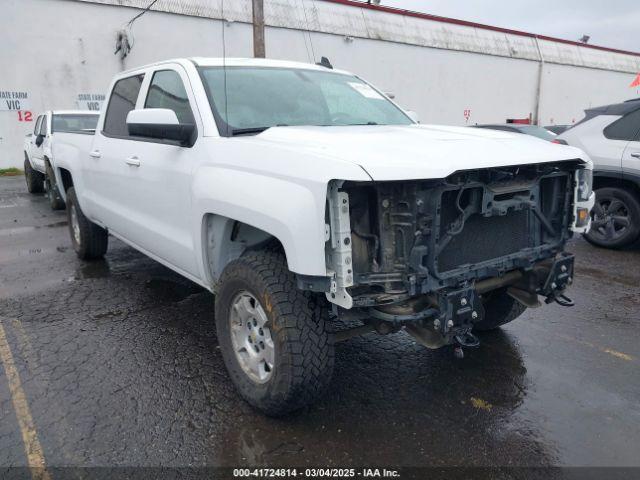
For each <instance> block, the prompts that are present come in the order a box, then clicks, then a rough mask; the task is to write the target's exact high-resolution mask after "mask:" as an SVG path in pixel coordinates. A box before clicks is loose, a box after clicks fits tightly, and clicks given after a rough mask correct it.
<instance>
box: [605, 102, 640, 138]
mask: <svg viewBox="0 0 640 480" xmlns="http://www.w3.org/2000/svg"><path fill="white" fill-rule="evenodd" d="M634 114H640V108H639V109H637V110H632V111H631V112H627V113H625V114H624V115H623V116H622V117H620V118H619V119H617V120H616V121H614V122H613V123H610V124H609V125H607V126H606V127H605V128H604V129H603V130H602V135H604V137H605V138H606V139H607V140H617V141H620V142H634V141H637V140H640V126H638V129H637V130H636V132H635V133H634V134H632V135H631V138H615V137H610V136H609V134H608V132H607V131H608V130H610V129H611V128H613V127H614V126H616V125H617V124H618V123H620V122H622V121H624V120H626V119H627V117H629V116H630V115H634Z"/></svg>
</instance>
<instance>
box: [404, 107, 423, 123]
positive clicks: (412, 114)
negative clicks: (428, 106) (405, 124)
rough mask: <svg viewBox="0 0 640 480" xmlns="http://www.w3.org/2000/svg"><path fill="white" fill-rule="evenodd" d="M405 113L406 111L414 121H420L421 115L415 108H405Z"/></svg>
mask: <svg viewBox="0 0 640 480" xmlns="http://www.w3.org/2000/svg"><path fill="white" fill-rule="evenodd" d="M404 113H406V114H407V116H408V117H409V118H410V119H411V120H413V121H414V122H416V123H420V116H419V115H418V114H417V113H416V112H414V111H413V110H405V111H404Z"/></svg>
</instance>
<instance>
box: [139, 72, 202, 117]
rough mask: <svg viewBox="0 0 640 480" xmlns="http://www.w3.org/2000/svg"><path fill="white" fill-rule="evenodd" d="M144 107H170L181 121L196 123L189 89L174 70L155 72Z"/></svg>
mask: <svg viewBox="0 0 640 480" xmlns="http://www.w3.org/2000/svg"><path fill="white" fill-rule="evenodd" d="M144 108H168V109H169V110H173V111H174V112H175V114H176V116H177V117H178V121H179V122H180V123H191V124H193V123H195V122H194V120H193V113H192V112H191V107H190V106H189V98H188V97H187V91H186V90H185V88H184V84H183V83H182V79H181V78H180V75H179V74H178V72H176V71H174V70H159V71H157V72H155V73H154V74H153V78H152V79H151V84H150V85H149V93H148V94H147V100H146V101H145V104H144Z"/></svg>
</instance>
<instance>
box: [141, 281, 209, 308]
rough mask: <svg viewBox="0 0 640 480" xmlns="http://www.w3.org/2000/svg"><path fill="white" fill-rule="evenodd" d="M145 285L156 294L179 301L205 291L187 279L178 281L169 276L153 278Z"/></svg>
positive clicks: (165, 298) (163, 298) (164, 298)
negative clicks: (168, 277) (170, 278)
mask: <svg viewBox="0 0 640 480" xmlns="http://www.w3.org/2000/svg"><path fill="white" fill-rule="evenodd" d="M145 286H146V287H147V289H148V290H149V291H151V292H152V294H153V295H154V296H157V297H158V298H161V299H162V300H165V301H169V302H179V301H180V300H184V299H185V298H187V297H189V296H190V295H194V294H197V293H201V292H203V291H204V289H203V288H202V287H200V286H198V285H196V284H195V283H191V282H188V281H187V280H185V281H184V282H182V281H179V282H178V281H174V280H169V279H167V278H152V279H151V280H148V281H147V283H146V285H145Z"/></svg>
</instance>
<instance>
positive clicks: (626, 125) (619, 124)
mask: <svg viewBox="0 0 640 480" xmlns="http://www.w3.org/2000/svg"><path fill="white" fill-rule="evenodd" d="M639 132H640V109H639V110H636V111H635V112H631V113H627V114H626V115H625V116H624V117H622V118H621V119H619V120H616V121H615V122H613V123H612V124H611V125H609V126H608V127H607V128H605V129H604V136H605V137H607V138H608V139H609V140H625V141H628V142H629V141H631V140H633V139H635V138H638V137H637V135H638V133H639Z"/></svg>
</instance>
